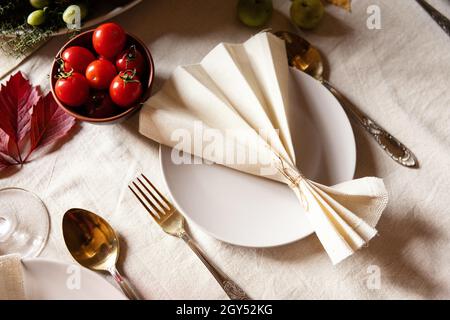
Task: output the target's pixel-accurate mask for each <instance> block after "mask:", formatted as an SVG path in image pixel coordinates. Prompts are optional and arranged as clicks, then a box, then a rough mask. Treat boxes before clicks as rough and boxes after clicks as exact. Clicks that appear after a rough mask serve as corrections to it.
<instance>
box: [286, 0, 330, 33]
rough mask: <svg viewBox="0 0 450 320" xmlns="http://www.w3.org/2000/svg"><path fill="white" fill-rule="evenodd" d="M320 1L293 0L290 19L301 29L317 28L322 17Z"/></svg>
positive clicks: (322, 9) (322, 10)
mask: <svg viewBox="0 0 450 320" xmlns="http://www.w3.org/2000/svg"><path fill="white" fill-rule="evenodd" d="M323 12H324V8H323V4H322V1H321V0H294V1H293V2H292V5H291V19H292V21H293V22H294V23H295V24H296V25H297V26H299V27H300V28H302V29H313V28H315V27H317V25H318V24H319V23H320V21H321V20H322V17H323Z"/></svg>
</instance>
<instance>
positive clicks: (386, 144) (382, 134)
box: [322, 80, 419, 168]
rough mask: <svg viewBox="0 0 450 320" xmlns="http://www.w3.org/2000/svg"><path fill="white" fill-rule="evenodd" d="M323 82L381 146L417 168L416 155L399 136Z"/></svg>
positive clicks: (397, 158) (404, 162)
mask: <svg viewBox="0 0 450 320" xmlns="http://www.w3.org/2000/svg"><path fill="white" fill-rule="evenodd" d="M322 84H323V85H324V86H325V87H326V88H327V89H328V90H330V92H331V93H332V94H333V95H334V96H335V97H336V98H337V99H338V100H339V101H340V102H341V104H342V106H343V107H344V109H345V110H346V111H347V112H348V113H350V114H351V115H352V116H353V117H354V118H355V119H356V120H357V121H358V122H359V123H360V124H361V125H362V126H363V127H364V129H366V131H367V132H368V133H370V134H371V135H372V137H373V138H374V139H375V140H376V141H377V142H378V144H379V145H380V147H381V148H382V149H383V150H384V151H385V152H386V153H387V154H388V155H389V156H390V157H391V158H392V159H393V160H394V161H396V162H397V163H399V164H401V165H402V166H405V167H409V168H417V167H418V165H419V163H418V161H417V158H416V156H415V155H414V153H412V151H411V150H409V149H408V148H407V147H406V146H405V145H404V144H403V143H401V142H400V141H399V140H398V139H397V138H395V137H394V136H393V135H391V134H390V133H389V132H387V131H386V130H384V129H383V128H382V127H381V126H380V125H378V124H377V123H376V122H375V121H373V120H372V119H370V118H369V117H368V116H367V115H365V114H364V113H362V112H361V111H359V110H357V109H356V108H355V107H354V106H353V105H352V104H351V103H349V102H348V101H347V99H346V98H345V97H344V96H343V95H342V94H341V93H340V92H339V91H338V90H337V89H336V88H334V87H333V86H332V85H331V84H330V83H329V82H327V81H325V80H322Z"/></svg>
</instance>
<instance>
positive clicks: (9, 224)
mask: <svg viewBox="0 0 450 320" xmlns="http://www.w3.org/2000/svg"><path fill="white" fill-rule="evenodd" d="M49 229H50V219H49V213H48V210H47V207H46V206H45V204H44V202H42V200H41V199H40V198H39V197H38V196H37V195H36V194H34V193H32V192H30V191H27V190H25V189H21V188H4V189H0V255H7V254H13V253H18V254H20V255H21V256H22V258H33V257H37V256H38V255H39V253H40V252H41V251H42V249H43V248H44V246H45V244H46V243H47V238H48V234H49Z"/></svg>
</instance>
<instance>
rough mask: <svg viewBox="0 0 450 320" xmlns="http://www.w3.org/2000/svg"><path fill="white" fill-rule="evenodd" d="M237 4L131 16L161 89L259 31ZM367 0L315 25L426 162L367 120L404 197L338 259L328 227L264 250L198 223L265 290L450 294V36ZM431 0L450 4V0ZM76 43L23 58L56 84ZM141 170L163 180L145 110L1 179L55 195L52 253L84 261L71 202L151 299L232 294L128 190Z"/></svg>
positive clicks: (364, 94)
mask: <svg viewBox="0 0 450 320" xmlns="http://www.w3.org/2000/svg"><path fill="white" fill-rule="evenodd" d="M235 3H236V1H210V0H186V1H175V0H165V1H159V0H152V1H145V2H144V3H143V4H141V5H139V6H138V7H136V8H134V9H133V10H131V11H129V12H127V13H126V14H124V15H123V16H121V17H120V18H119V19H117V20H118V21H119V22H120V23H121V24H122V25H123V26H124V27H125V28H126V29H127V30H129V31H130V32H132V33H135V34H137V35H139V36H140V37H141V38H142V39H143V40H144V41H145V42H146V43H147V45H148V46H149V47H150V49H151V51H152V53H153V55H154V59H155V63H156V68H157V70H156V71H157V73H156V75H157V78H156V87H155V89H157V88H158V87H160V85H161V84H162V82H163V81H164V80H165V79H166V78H167V77H168V76H169V74H170V73H171V71H172V70H173V69H174V68H175V67H176V66H177V65H179V64H186V63H194V62H197V61H198V60H199V59H200V58H201V57H202V56H203V55H204V54H206V53H207V52H208V51H209V50H210V49H211V48H213V46H215V45H216V44H217V43H218V42H220V41H230V42H239V41H243V40H245V39H247V38H248V37H249V36H250V35H251V34H252V33H255V32H256V30H252V29H248V28H246V27H244V26H242V25H241V24H240V23H239V22H238V21H237V19H236V11H235ZM353 3H354V5H353V13H351V14H349V13H346V12H345V11H344V10H340V9H338V8H335V7H331V6H328V7H327V14H326V17H325V19H324V21H323V24H322V25H321V26H320V28H318V29H317V30H316V31H314V32H310V33H305V34H304V35H305V36H306V37H307V38H308V39H309V40H310V41H312V42H313V43H314V44H316V45H317V46H318V47H319V48H320V49H321V50H322V51H323V52H325V53H327V61H328V63H327V64H328V65H329V67H330V69H331V72H330V80H331V82H333V83H334V84H335V85H336V86H337V87H338V88H340V89H341V90H342V92H343V93H344V94H345V95H346V96H347V97H348V98H349V99H351V100H352V101H353V102H354V103H355V104H356V105H358V106H359V107H360V108H361V109H362V110H364V111H365V112H367V113H368V114H369V115H371V116H372V117H373V118H374V119H376V120H377V121H378V122H379V123H380V124H381V125H383V126H385V127H386V128H388V129H389V130H390V131H391V132H392V133H393V134H394V135H395V136H397V137H398V138H399V139H400V140H402V141H403V142H404V143H405V144H407V145H408V146H409V147H410V148H412V149H413V150H414V152H415V153H416V155H417V156H418V158H419V159H420V162H421V168H420V170H410V169H406V168H403V167H401V166H399V165H397V164H396V163H394V162H393V161H392V160H390V159H389V158H388V157H387V156H386V155H385V154H384V153H383V152H382V151H381V150H380V149H379V148H378V147H377V145H376V143H375V142H374V141H373V140H372V139H370V138H369V137H368V136H367V135H366V134H365V133H364V132H363V130H362V129H361V128H360V127H358V126H354V131H355V135H356V141H357V148H358V167H357V172H356V176H357V177H362V176H366V175H368V176H371V175H374V176H379V177H382V178H384V179H385V182H386V186H387V188H388V190H389V192H390V199H391V201H390V203H389V206H388V209H387V211H386V212H385V213H384V215H383V216H382V218H381V221H380V223H379V225H378V230H379V232H380V235H379V236H378V237H377V238H375V239H373V240H372V241H371V243H370V246H369V247H368V248H366V249H364V250H362V251H361V252H359V253H357V254H356V255H355V256H354V257H352V258H350V259H348V260H346V261H344V262H343V263H341V264H339V265H338V266H336V267H333V266H332V265H331V263H330V261H329V259H328V257H327V256H326V254H325V252H324V251H323V249H322V247H321V245H320V243H319V241H318V240H317V238H316V237H314V236H311V237H308V238H307V239H304V240H302V241H299V242H296V243H293V244H290V245H287V246H283V247H279V248H271V249H251V248H240V247H236V246H232V245H228V244H226V243H223V242H219V241H217V240H214V239H212V238H211V237H209V236H208V235H205V234H204V233H202V232H200V231H199V230H198V229H197V228H195V226H192V227H191V231H192V232H193V234H194V236H195V237H196V238H197V239H198V241H199V242H200V244H201V246H202V247H203V248H204V249H205V251H206V252H207V254H208V255H209V257H211V259H212V260H213V261H214V262H216V263H217V264H218V265H219V266H220V268H221V269H222V270H223V271H225V272H226V273H227V274H228V275H229V276H230V277H231V278H233V279H234V280H236V282H238V283H239V284H240V285H241V286H242V287H243V288H244V289H245V290H246V291H247V292H248V293H249V294H250V295H251V296H252V297H254V298H260V299H271V298H272V299H315V298H320V299H330V298H344V299H354V298H363V299H368V298H381V299H387V298H400V299H402V298H414V299H415V298H450V210H449V208H448V205H449V204H450V201H449V196H448V192H449V191H450V142H449V136H450V125H449V124H450V110H449V106H450V91H449V84H450V68H449V67H450V39H449V37H448V36H447V35H446V34H445V33H444V32H443V31H442V30H441V29H440V28H439V27H438V26H437V25H436V24H435V23H434V22H433V21H432V20H431V19H430V17H429V16H428V15H427V14H426V13H425V12H424V11H423V10H422V9H421V8H420V7H419V6H418V5H417V4H416V3H415V1H409V0H397V1H389V0H384V1H381V0H354V1H353ZM430 3H432V4H433V5H435V6H436V7H437V8H439V9H440V10H442V12H444V13H445V14H447V15H448V16H450V4H449V3H448V1H446V0H430ZM275 5H276V8H277V10H276V11H275V12H274V16H273V19H272V22H271V26H272V27H273V28H274V29H279V28H289V25H290V24H289V20H288V19H287V18H286V16H285V13H286V12H287V10H288V8H289V1H287V0H284V1H275ZM370 5H378V6H379V7H380V9H381V27H382V29H381V30H369V29H368V28H367V26H366V20H367V18H368V14H367V8H368V7H369V6H370ZM64 41H65V39H63V38H57V39H54V40H52V41H50V42H49V43H48V44H47V45H46V46H45V47H43V48H41V49H40V50H39V51H38V52H37V53H36V54H35V55H34V56H33V57H31V58H30V59H28V60H27V61H26V62H25V63H24V64H23V65H22V66H21V67H20V68H19V69H20V70H22V71H23V72H25V73H26V74H27V75H29V76H30V78H31V79H32V81H33V82H34V83H36V84H38V83H39V84H41V85H42V86H43V87H44V88H48V76H47V75H48V72H49V70H50V63H51V61H52V58H53V56H54V54H55V53H56V52H57V50H58V49H59V47H60V46H61V45H62V44H63V42H64ZM0 62H1V63H3V61H0ZM139 172H144V173H146V175H148V176H149V177H150V178H151V179H153V180H154V181H155V183H156V184H157V185H158V186H159V187H160V188H163V186H164V183H163V181H162V179H161V174H160V166H159V160H158V145H157V144H155V143H153V142H151V141H149V140H147V139H145V138H143V137H140V136H139V135H138V133H137V117H136V116H135V117H133V118H132V119H130V120H129V121H127V122H126V123H123V124H119V125H115V126H93V125H89V124H83V125H82V126H81V129H79V130H77V132H76V135H75V136H73V137H72V138H71V139H69V140H68V141H67V142H66V144H64V145H63V146H62V147H61V148H59V149H57V150H51V152H50V153H49V154H47V155H45V156H41V155H39V157H38V158H36V159H35V160H33V161H32V162H31V163H30V164H27V165H26V166H25V167H24V168H22V169H20V170H18V171H8V172H3V173H2V174H1V179H0V187H5V186H20V187H25V188H28V189H30V190H32V191H34V192H36V193H38V194H39V195H40V196H41V197H42V198H43V199H44V201H45V202H46V204H47V205H48V207H49V210H50V214H51V235H50V239H49V242H48V244H47V246H46V248H45V249H44V251H43V253H42V255H41V256H42V257H46V258H52V259H58V260H63V261H67V262H71V261H72V258H71V257H70V255H69V253H68V252H67V250H66V248H65V246H64V242H63V240H62V234H61V218H62V216H63V214H64V212H65V211H66V210H67V209H69V208H71V207H82V208H87V209H90V210H92V211H96V212H98V213H100V214H102V215H103V216H104V217H105V218H107V219H108V220H109V221H110V222H111V224H112V225H113V226H114V228H115V229H116V230H117V231H118V233H119V234H120V236H121V238H122V245H123V251H122V255H121V259H120V263H119V266H120V268H121V269H123V270H124V273H125V274H126V275H127V276H128V277H129V278H130V280H131V282H132V283H133V284H134V285H135V287H136V289H137V290H138V291H139V292H140V293H141V294H142V295H143V296H144V297H145V298H147V299H176V298H180V299H206V298H208V299H224V298H226V296H225V294H224V293H223V291H222V290H221V288H220V287H219V286H218V285H217V284H216V282H215V280H214V279H213V277H212V276H211V275H210V274H209V273H208V271H207V270H206V269H205V267H204V266H203V265H202V264H201V262H200V261H199V260H198V259H197V257H196V256H195V255H194V254H193V253H192V252H190V250H189V248H188V247H187V246H186V245H185V244H184V243H183V242H182V241H180V240H178V239H175V238H172V237H169V236H166V235H165V234H163V233H162V232H161V230H160V229H159V227H158V226H157V225H156V224H155V223H153V222H152V221H151V219H150V218H149V217H148V215H147V214H146V213H145V212H144V211H143V209H142V208H141V207H140V205H138V204H137V202H136V200H135V199H134V198H133V195H132V194H131V193H130V192H129V191H128V190H127V183H128V182H129V181H130V180H131V179H132V178H133V177H135V176H136V175H137V174H138V173H139Z"/></svg>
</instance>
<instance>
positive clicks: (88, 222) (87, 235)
mask: <svg viewBox="0 0 450 320" xmlns="http://www.w3.org/2000/svg"><path fill="white" fill-rule="evenodd" d="M62 227H63V236H64V241H65V243H66V246H67V249H69V252H70V254H71V255H72V257H73V258H74V259H75V260H76V261H77V262H78V263H79V264H81V265H82V266H83V267H86V268H88V269H91V270H94V271H107V272H109V273H110V274H111V275H112V277H113V278H114V280H115V281H116V282H117V284H118V285H119V286H120V288H121V289H122V291H123V293H124V294H125V295H126V296H127V297H128V298H129V299H132V300H139V297H138V295H137V294H136V293H135V291H134V290H133V289H132V287H131V286H130V284H129V283H128V281H127V280H126V279H125V278H124V277H122V275H121V274H120V273H119V271H117V268H116V262H117V258H118V257H119V239H118V238H117V235H116V233H115V232H114V230H113V229H112V228H111V226H110V225H109V224H108V222H106V221H105V220H104V219H102V218H101V217H99V216H98V215H96V214H95V213H92V212H90V211H87V210H83V209H70V210H69V211H67V212H66V213H65V214H64V217H63V222H62Z"/></svg>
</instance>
